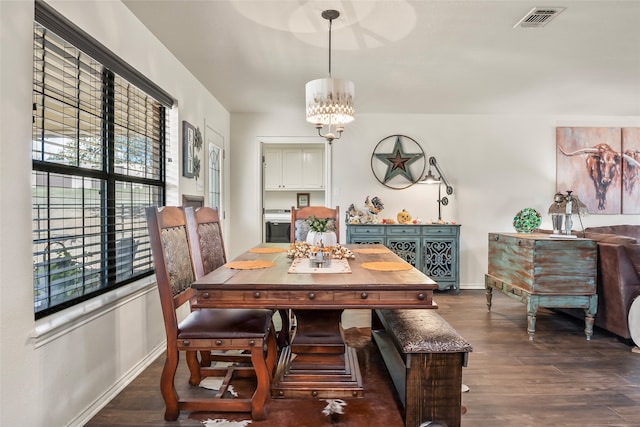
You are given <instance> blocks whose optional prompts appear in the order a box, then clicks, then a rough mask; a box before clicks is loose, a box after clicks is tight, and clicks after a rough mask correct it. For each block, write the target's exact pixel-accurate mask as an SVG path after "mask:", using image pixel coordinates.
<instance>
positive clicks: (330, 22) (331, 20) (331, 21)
mask: <svg viewBox="0 0 640 427" xmlns="http://www.w3.org/2000/svg"><path fill="white" fill-rule="evenodd" d="M332 23H333V19H329V78H331V24H332Z"/></svg>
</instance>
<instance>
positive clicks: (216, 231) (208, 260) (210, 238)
mask: <svg viewBox="0 0 640 427" xmlns="http://www.w3.org/2000/svg"><path fill="white" fill-rule="evenodd" d="M185 215H186V219H187V232H188V233H189V237H190V238H189V243H190V245H191V253H192V254H193V258H194V271H195V273H196V279H199V278H200V277H202V276H204V275H205V274H207V273H209V272H211V271H213V270H215V269H216V268H218V267H220V266H222V265H224V264H225V263H226V262H227V256H226V252H225V250H224V240H223V239H222V226H221V224H220V215H219V213H218V210H217V209H215V208H210V207H201V208H196V209H195V210H194V209H192V208H185ZM280 316H281V317H282V312H280ZM284 323H285V322H284V321H283V324H284ZM274 332H275V331H274ZM287 336H288V335H287ZM284 338H285V336H284V335H282V334H278V336H277V346H279V347H283V346H285V345H287V344H288V341H287V340H286V339H284ZM200 364H201V365H202V366H209V364H210V361H209V360H208V358H207V356H206V355H204V354H203V355H202V357H201V358H200Z"/></svg>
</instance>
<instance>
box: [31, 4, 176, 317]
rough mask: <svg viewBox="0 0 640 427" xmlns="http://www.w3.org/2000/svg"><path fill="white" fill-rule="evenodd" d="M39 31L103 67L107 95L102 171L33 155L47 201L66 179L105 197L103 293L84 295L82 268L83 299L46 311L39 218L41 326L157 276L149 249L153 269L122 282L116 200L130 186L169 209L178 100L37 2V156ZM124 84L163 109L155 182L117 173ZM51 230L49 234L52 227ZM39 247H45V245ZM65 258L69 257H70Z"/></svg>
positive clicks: (103, 103) (104, 97)
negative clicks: (168, 164) (173, 110)
mask: <svg viewBox="0 0 640 427" xmlns="http://www.w3.org/2000/svg"><path fill="white" fill-rule="evenodd" d="M36 26H42V27H44V28H45V29H46V30H45V31H50V32H51V33H54V34H55V35H56V36H57V37H59V38H61V39H63V40H64V42H65V43H69V44H70V45H72V46H73V47H74V48H76V49H77V50H78V51H81V52H82V54H84V55H87V56H88V57H90V58H91V59H93V60H94V61H96V62H98V63H99V64H100V65H101V66H102V73H101V74H102V85H101V92H102V95H101V101H100V104H101V111H100V126H99V129H100V135H95V134H93V135H94V137H96V138H97V139H98V140H99V141H100V143H99V147H100V149H101V153H102V154H101V155H100V157H101V158H102V161H101V163H102V164H101V165H100V166H99V167H95V168H92V167H86V165H82V164H80V160H79V159H80V154H78V164H77V165H69V164H64V162H55V161H47V160H45V159H44V155H45V151H44V148H43V149H42V154H43V158H42V159H37V158H35V157H34V155H33V152H36V153H37V150H35V151H32V173H33V176H34V178H33V179H34V182H35V181H37V178H38V176H40V177H46V179H47V184H46V187H45V186H41V187H38V188H46V191H47V197H49V196H50V194H51V188H52V187H51V186H50V183H51V181H50V177H52V176H53V177H56V178H58V179H64V177H67V178H69V179H79V180H80V181H81V182H82V185H81V187H80V190H78V191H76V192H75V193H78V194H84V189H85V185H87V184H86V183H87V182H93V183H99V189H97V190H96V191H95V193H97V194H99V195H100V197H99V204H100V208H99V216H100V224H99V226H94V227H96V228H99V229H100V239H99V240H100V243H99V244H97V243H94V247H95V246H99V248H100V249H99V261H98V262H97V263H94V264H99V269H98V271H94V273H93V274H94V275H98V274H99V276H100V279H99V283H98V284H97V285H98V287H97V289H94V290H91V291H89V292H87V293H84V287H85V278H86V274H85V270H86V268H85V264H84V263H83V264H82V267H81V268H82V269H83V272H82V275H81V277H82V279H81V280H82V282H83V283H82V289H83V294H82V295H80V296H77V297H74V298H70V299H68V300H65V301H64V302H62V303H57V304H55V305H53V306H47V307H46V308H44V309H41V310H37V298H36V293H35V288H36V259H37V257H38V256H40V255H41V253H42V251H40V252H38V253H37V251H36V240H38V239H36V235H37V233H39V232H46V231H47V229H42V230H41V229H40V227H37V230H36V226H35V223H36V222H37V220H38V218H39V217H38V218H34V314H35V319H36V320H37V319H42V318H44V317H46V316H49V315H51V314H53V313H56V312H59V311H61V310H63V309H66V308H68V307H71V306H74V305H77V304H80V303H82V302H84V301H87V300H89V299H91V298H94V297H96V296H99V295H102V294H104V293H107V292H110V291H113V290H115V289H118V288H120V287H121V286H124V285H126V284H128V283H131V282H134V281H137V280H140V279H142V278H144V277H147V276H150V275H152V274H153V265H152V262H151V254H150V250H149V249H148V247H147V249H146V252H145V254H144V255H143V256H144V257H145V259H146V258H148V265H149V267H148V268H144V269H143V270H142V271H138V272H137V273H132V275H131V276H128V277H125V278H124V279H123V278H122V277H123V276H119V274H120V273H117V269H118V265H117V263H118V259H116V258H117V257H116V253H117V252H118V251H117V244H118V243H117V240H118V239H117V238H116V235H117V233H118V232H119V231H121V230H119V229H118V227H119V224H118V223H117V218H116V208H117V207H116V203H117V195H122V194H126V193H124V190H122V189H126V187H127V185H130V186H131V187H132V188H133V187H134V186H138V187H139V188H142V189H143V190H144V189H145V188H146V189H147V190H149V191H151V193H150V199H153V200H157V204H158V205H163V204H164V201H165V199H166V170H165V159H166V155H167V154H166V150H167V144H166V142H167V134H168V128H169V124H168V115H169V111H168V108H170V107H171V106H172V105H173V99H172V98H171V97H170V96H169V95H168V94H167V93H166V92H164V91H163V90H162V89H161V88H159V87H157V86H156V85H155V84H154V83H152V82H151V81H150V80H149V79H148V78H146V77H145V76H144V75H142V74H141V73H139V72H138V71H136V70H135V69H133V68H132V67H130V66H129V65H128V64H126V63H125V62H124V61H122V60H121V59H120V58H118V57H117V56H116V55H115V54H113V53H112V52H110V51H109V50H108V49H106V48H105V47H104V46H102V45H101V44H100V43H98V42H97V41H96V40H94V39H93V38H91V37H90V36H89V35H88V34H86V33H85V32H83V31H82V30H80V29H79V28H78V27H77V26H75V25H74V24H73V23H71V22H70V21H69V20H67V19H66V18H64V17H63V16H61V15H59V14H58V13H57V12H56V11H55V10H53V9H52V8H51V7H50V6H48V5H47V4H46V3H44V2H42V1H40V0H37V1H36V2H35V20H34V43H33V45H34V90H33V95H34V106H33V108H34V139H33V141H32V144H34V145H33V146H32V150H34V148H33V147H34V146H35V143H36V141H38V142H41V143H42V144H43V147H44V144H45V138H46V136H45V134H46V126H47V125H45V120H44V115H45V114H44V107H43V111H42V114H41V117H39V116H38V115H37V112H36V110H37V108H38V105H37V103H36V102H35V101H36V99H37V96H38V93H37V90H36V84H35V80H36V62H37V59H38V58H37V55H35V49H36V48H37V46H36V45H37V40H36ZM123 82H124V83H123ZM125 83H128V84H129V85H131V86H132V87H133V88H134V89H137V90H138V92H140V91H141V92H143V93H144V94H145V95H147V96H149V97H151V98H153V99H154V100H155V101H156V102H157V104H159V107H157V113H158V115H157V123H158V125H157V126H158V127H157V128H156V127H153V129H154V130H157V131H158V135H157V143H155V142H153V141H155V140H152V143H153V147H154V148H157V155H158V157H159V158H158V159H156V160H157V163H155V164H154V166H155V167H153V168H151V170H153V171H157V174H156V173H155V172H154V175H153V176H152V177H149V176H144V175H145V173H146V169H144V170H143V171H134V172H133V173H131V172H129V173H127V171H118V170H116V168H115V166H116V163H117V161H116V156H117V154H116V150H115V147H116V146H118V143H119V142H118V141H116V136H118V135H119V134H118V133H117V131H116V130H115V129H116V127H117V126H118V125H117V121H118V117H116V116H117V113H118V111H117V110H116V107H115V106H114V104H115V103H117V100H116V97H117V96H118V94H117V93H116V91H117V90H116V88H118V89H122V87H126V88H127V95H128V94H129V91H128V88H129V87H130V86H126V84H125ZM123 90H124V89H122V91H123ZM39 96H41V97H42V100H43V105H44V100H45V98H46V95H45V94H44V89H43V92H42V93H41V94H39ZM78 96H80V95H78ZM134 96H135V95H134ZM125 99H128V98H126V96H125ZM155 108H156V107H153V111H154V112H155V111H156V110H155ZM78 110H80V108H79V107H78ZM127 111H128V110H127ZM129 114H130V113H129V112H127V113H126V114H125V118H128V117H129ZM37 116H38V117H37ZM154 117H155V116H154ZM39 119H42V124H41V126H40V127H38V124H37V123H36V121H37V120H39ZM127 123H128V121H127ZM79 126H80V125H78V127H79ZM120 127H121V128H122V129H125V130H128V129H129V128H128V127H126V126H125V127H122V126H120ZM36 130H41V131H42V135H41V138H42V139H41V140H40V139H36V135H35V132H36ZM79 133H80V132H79V131H78V134H79ZM125 133H126V134H127V136H126V137H124V140H125V141H127V144H126V150H125V151H124V152H126V153H127V154H126V155H127V156H129V152H130V144H129V139H128V132H125ZM119 136H120V137H121V139H119V141H122V135H119ZM138 139H140V138H138ZM76 144H77V146H78V147H80V144H81V138H80V137H79V136H78V140H77V141H76ZM142 144H143V145H144V144H145V143H144V142H143V143H142ZM147 145H148V142H147ZM156 145H157V146H156ZM152 152H153V154H151V155H149V156H148V157H149V158H151V157H152V156H153V155H155V154H156V151H153V150H152ZM145 159H146V157H145ZM153 160H154V159H152V161H153ZM126 164H127V165H129V163H126ZM132 164H133V163H132ZM134 166H135V164H134ZM136 172H140V173H142V174H143V176H135V175H136ZM39 174H41V175H39ZM61 177H62V178H61ZM33 185H36V186H37V184H35V183H34V184H33ZM145 186H146V187H145ZM119 187H120V188H119ZM60 188H63V189H65V188H66V187H60ZM156 191H157V193H156ZM132 193H133V190H132ZM142 194H143V195H144V191H143V192H142ZM134 197H135V196H132V198H134ZM36 200H37V196H36V195H35V192H34V194H32V204H35V201H36ZM142 200H145V199H144V198H142ZM65 206H66V205H65ZM80 206H81V208H82V210H83V211H84V209H85V207H86V205H85V204H84V196H82V204H81V205H80ZM130 206H131V211H132V212H133V207H136V206H137V205H135V203H134V202H132V204H131V205H130ZM75 210H76V211H77V210H78V208H77V207H76V208H75ZM76 214H77V212H76ZM132 215H133V214H132ZM143 215H144V214H143ZM47 219H50V218H48V217H47ZM82 220H84V219H82ZM137 225H138V227H137V231H132V233H136V232H137V233H142V234H143V235H144V236H142V237H145V236H146V239H147V241H148V233H147V231H146V222H145V227H144V231H142V230H141V227H140V224H139V223H138V224H137ZM76 228H82V227H76ZM48 230H49V231H50V227H49V229H48ZM83 230H84V229H83ZM82 237H84V236H82ZM47 242H48V245H50V244H51V243H52V242H53V243H56V242H55V239H54V240H51V238H50V237H47ZM83 242H84V239H83ZM40 243H42V242H41V241H40ZM62 248H64V251H67V248H65V246H64V245H63V246H62ZM79 248H81V251H82V252H80V253H81V255H82V257H83V258H84V257H85V250H86V247H85V246H84V243H82V245H81V246H77V247H75V248H74V249H75V250H76V252H78V249H79ZM64 251H61V250H58V251H56V253H58V254H60V253H64ZM51 253H52V250H51V248H48V249H47V253H46V254H45V255H43V258H42V259H43V261H42V263H40V265H46V280H47V290H50V289H51V282H52V279H51V277H50V275H51V271H52V270H51V264H52V259H51ZM66 253H67V254H68V251H67V252H66ZM95 253H97V252H95ZM132 256H133V255H132ZM136 256H137V255H136ZM55 262H56V261H54V263H55ZM143 265H147V264H146V263H145V264H143ZM133 270H134V271H135V268H133ZM56 271H58V270H56ZM47 298H48V299H49V300H51V296H50V295H49V294H47Z"/></svg>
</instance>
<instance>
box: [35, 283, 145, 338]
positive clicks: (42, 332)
mask: <svg viewBox="0 0 640 427" xmlns="http://www.w3.org/2000/svg"><path fill="white" fill-rule="evenodd" d="M155 291H156V282H155V276H154V275H151V276H149V277H145V278H144V279H141V280H139V281H137V282H134V283H131V284H130V285H127V286H123V287H121V288H118V289H115V290H113V291H112V292H107V293H105V294H103V295H99V296H97V297H95V298H92V299H90V300H88V301H86V302H84V303H81V304H78V305H75V306H73V307H70V308H68V309H66V310H63V311H61V312H59V313H55V314H52V315H51V316H47V317H46V318H45V319H40V320H37V321H36V327H35V331H33V332H32V333H31V335H30V336H29V338H30V339H31V341H32V342H33V345H34V348H39V347H42V346H43V345H45V344H47V343H49V342H51V341H54V340H56V339H57V338H59V337H61V336H63V335H66V334H68V333H69V332H71V331H73V330H74V329H76V328H79V327H82V326H83V325H85V324H87V323H89V322H91V321H92V320H94V319H96V318H98V317H100V316H102V315H104V314H105V313H107V312H110V311H113V310H115V309H117V308H118V307H121V306H123V305H125V304H127V303H128V302H130V301H132V300H134V299H137V298H140V297H141V296H142V295H144V294H146V293H149V292H155Z"/></svg>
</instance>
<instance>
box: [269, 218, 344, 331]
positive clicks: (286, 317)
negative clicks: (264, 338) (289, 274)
mask: <svg viewBox="0 0 640 427" xmlns="http://www.w3.org/2000/svg"><path fill="white" fill-rule="evenodd" d="M310 216H315V217H316V218H320V219H325V218H331V219H333V220H334V222H335V228H336V239H337V240H336V242H339V241H340V218H339V217H340V207H339V206H336V208H335V209H331V208H327V207H325V206H306V207H304V208H300V209H296V208H295V206H291V235H290V241H291V243H295V242H297V241H303V242H304V241H305V239H306V238H307V233H308V232H309V229H308V227H306V224H305V223H304V221H305V220H306V219H308V218H309V217H310ZM280 317H281V318H282V324H283V327H282V330H281V333H280V335H279V336H278V342H283V341H284V339H283V334H282V331H284V330H288V331H289V332H288V334H287V337H286V341H287V342H291V341H292V340H293V335H294V334H295V329H296V316H295V313H294V311H293V310H287V311H286V312H285V311H284V310H280ZM285 328H286V329H285Z"/></svg>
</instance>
